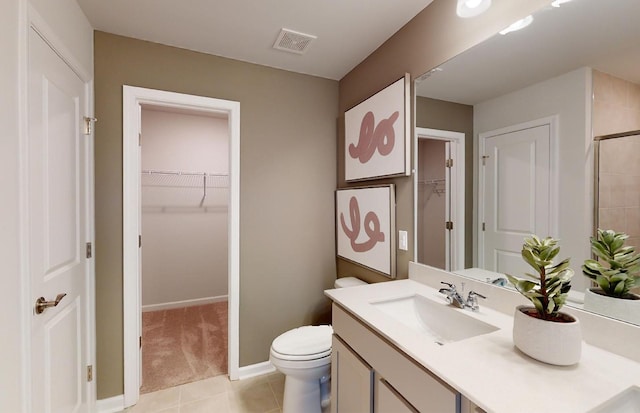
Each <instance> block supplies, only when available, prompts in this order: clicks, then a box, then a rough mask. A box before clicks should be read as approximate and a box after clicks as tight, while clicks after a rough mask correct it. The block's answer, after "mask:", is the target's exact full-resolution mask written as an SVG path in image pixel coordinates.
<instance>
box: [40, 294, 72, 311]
mask: <svg viewBox="0 0 640 413" xmlns="http://www.w3.org/2000/svg"><path fill="white" fill-rule="evenodd" d="M66 295H67V294H66V293H61V294H58V296H57V297H56V299H55V300H54V301H47V300H45V299H44V297H40V298H38V299H37V300H36V314H42V313H43V312H44V310H46V309H47V308H50V307H55V306H57V305H58V304H60V301H62V299H63V298H64V297H65V296H66Z"/></svg>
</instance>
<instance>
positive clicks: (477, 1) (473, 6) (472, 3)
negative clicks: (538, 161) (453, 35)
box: [456, 0, 491, 17]
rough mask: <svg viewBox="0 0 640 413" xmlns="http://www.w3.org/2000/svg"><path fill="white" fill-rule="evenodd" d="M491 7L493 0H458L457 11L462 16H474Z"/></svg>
mask: <svg viewBox="0 0 640 413" xmlns="http://www.w3.org/2000/svg"><path fill="white" fill-rule="evenodd" d="M489 7H491V0H458V7H457V8H456V13H457V14H458V16H460V17H474V16H477V15H479V14H481V13H484V12H485V11H487V9H489Z"/></svg>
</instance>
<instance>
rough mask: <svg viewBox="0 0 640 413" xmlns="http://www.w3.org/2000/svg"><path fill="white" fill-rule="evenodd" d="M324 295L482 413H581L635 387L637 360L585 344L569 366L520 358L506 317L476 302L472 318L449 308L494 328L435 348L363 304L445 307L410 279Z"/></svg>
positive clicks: (426, 288) (430, 290)
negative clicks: (397, 301)
mask: <svg viewBox="0 0 640 413" xmlns="http://www.w3.org/2000/svg"><path fill="white" fill-rule="evenodd" d="M325 294H326V295H327V296H328V297H330V298H331V299H332V300H333V301H334V302H336V303H337V304H339V305H340V306H342V307H343V308H345V309H346V310H347V311H349V312H350V313H352V314H353V315H354V316H356V317H357V318H359V319H360V320H361V321H362V322H364V323H365V324H366V325H368V326H369V327H371V328H372V329H374V330H375V331H377V332H378V333H379V334H380V335H382V336H383V337H384V338H386V339H387V340H389V341H390V342H392V343H393V344H394V345H395V346H396V347H397V348H398V349H400V350H401V351H403V352H404V353H405V354H407V355H408V356H410V357H411V358H413V359H414V360H415V361H416V362H417V363H419V364H421V365H423V366H424V367H425V368H427V369H428V370H430V371H431V372H433V373H434V374H436V375H437V376H439V377H440V378H441V379H442V380H443V381H445V382H446V383H448V384H449V385H450V386H451V387H453V388H455V389H457V390H458V391H459V392H460V393H462V394H463V395H464V396H465V397H466V398H468V399H469V400H471V401H472V402H473V403H475V404H476V405H478V406H479V407H481V408H482V409H484V410H486V411H487V412H495V413H502V412H504V413H514V412H518V413H526V412H532V413H533V412H536V413H539V412H549V413H555V412H558V413H560V412H562V413H571V412H576V413H584V412H587V411H589V410H590V409H593V408H595V407H597V406H599V405H600V404H602V403H604V402H605V401H606V400H608V399H610V398H611V397H613V396H615V395H617V394H618V393H620V392H622V391H624V390H626V389H627V388H629V387H631V386H633V385H636V386H639V385H640V363H637V362H635V361H633V360H629V359H627V358H624V357H622V356H618V355H616V354H613V353H610V352H608V351H605V350H602V349H600V348H597V347H594V346H591V345H589V344H586V343H583V348H582V358H581V360H580V362H579V363H578V364H576V365H574V366H570V367H558V366H552V365H548V364H545V363H541V362H538V361H536V360H534V359H532V358H530V357H528V356H526V355H525V354H523V353H521V352H520V351H519V350H518V349H516V348H515V347H514V345H513V340H512V337H511V335H512V325H513V319H512V318H511V317H509V316H507V315H505V314H503V313H500V312H498V311H495V310H492V309H490V308H487V307H483V306H482V303H480V311H479V312H477V313H474V312H471V311H469V310H461V309H457V308H452V311H465V312H466V313H467V314H468V315H469V316H471V317H475V318H478V319H480V320H482V321H484V322H486V323H489V324H493V325H494V326H496V327H498V328H499V330H497V331H495V332H492V333H489V334H484V335H480V336H476V337H472V338H469V339H465V340H461V341H457V342H453V343H447V344H445V345H443V346H440V345H438V344H436V343H434V342H433V340H432V339H429V338H428V337H427V336H425V335H423V334H420V333H418V332H415V331H414V330H412V329H411V328H409V327H406V326H404V325H403V324H400V323H398V322H397V321H395V319H394V318H392V317H391V316H389V315H387V314H385V313H383V312H382V311H380V310H379V309H377V308H375V307H374V306H373V305H371V303H372V302H376V301H382V300H388V299H393V298H401V297H409V296H412V295H414V294H419V295H422V296H425V297H427V298H430V299H432V300H435V301H440V302H442V305H446V302H445V300H444V296H443V295H442V294H440V293H439V292H438V291H437V290H435V289H433V288H431V287H429V286H427V285H424V284H421V283H419V282H417V281H414V280H398V281H391V282H385V283H378V284H369V285H363V286H359V287H351V288H343V289H335V290H327V291H325ZM603 333H604V334H606V332H603Z"/></svg>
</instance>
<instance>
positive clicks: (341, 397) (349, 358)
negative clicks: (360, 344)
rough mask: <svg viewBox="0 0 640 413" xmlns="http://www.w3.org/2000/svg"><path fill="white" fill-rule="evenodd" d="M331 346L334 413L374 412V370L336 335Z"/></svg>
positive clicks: (332, 409)
mask: <svg viewBox="0 0 640 413" xmlns="http://www.w3.org/2000/svg"><path fill="white" fill-rule="evenodd" d="M331 346H332V347H331V397H332V401H331V413H338V412H353V413H360V412H362V413H364V412H366V413H369V412H371V405H372V393H371V385H372V383H373V370H372V369H371V367H370V366H369V365H368V364H367V363H365V362H364V361H363V360H362V359H361V358H360V357H358V355H357V354H355V353H354V352H353V351H351V350H350V349H349V348H348V347H347V346H346V345H344V344H343V343H342V341H341V340H340V339H339V338H337V337H336V336H333V340H332V344H331Z"/></svg>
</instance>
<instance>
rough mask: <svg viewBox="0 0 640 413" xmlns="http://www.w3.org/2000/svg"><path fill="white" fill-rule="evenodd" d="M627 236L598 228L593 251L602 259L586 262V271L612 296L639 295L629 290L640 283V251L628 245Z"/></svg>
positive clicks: (583, 269)
mask: <svg viewBox="0 0 640 413" xmlns="http://www.w3.org/2000/svg"><path fill="white" fill-rule="evenodd" d="M627 238H629V236H628V235H627V234H625V233H622V232H615V231H613V230H610V229H608V230H602V229H598V231H597V233H596V236H595V237H591V251H593V253H594V254H595V255H596V256H597V257H598V258H600V260H601V261H596V260H586V261H585V262H584V264H583V265H582V273H583V274H584V275H586V276H587V277H589V278H591V279H592V280H594V281H595V282H596V283H597V284H598V286H599V287H600V289H601V290H602V291H603V292H604V293H605V294H606V295H608V296H611V297H617V298H635V296H633V295H632V294H630V293H629V289H631V288H633V287H634V286H636V285H640V281H639V280H640V254H636V253H635V248H634V247H632V246H625V245H624V243H625V241H626V239H627Z"/></svg>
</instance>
